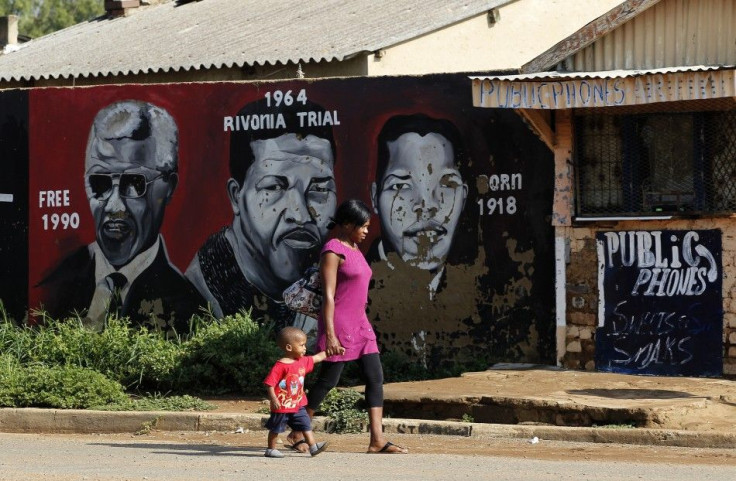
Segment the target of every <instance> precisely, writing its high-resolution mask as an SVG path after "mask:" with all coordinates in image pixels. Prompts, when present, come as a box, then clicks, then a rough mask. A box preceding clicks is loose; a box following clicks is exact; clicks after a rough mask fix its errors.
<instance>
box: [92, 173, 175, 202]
mask: <svg viewBox="0 0 736 481" xmlns="http://www.w3.org/2000/svg"><path fill="white" fill-rule="evenodd" d="M163 176H164V174H163V173H161V174H159V175H157V176H156V177H154V178H153V179H151V180H148V178H146V176H145V175H143V174H89V175H88V176H87V187H88V188H89V191H90V192H91V193H92V196H93V197H94V198H95V199H99V200H107V199H108V198H110V196H111V195H112V191H113V189H114V188H115V187H116V186H117V188H118V194H119V195H120V197H123V198H126V199H138V198H140V197H143V196H144V195H146V191H147V190H148V185H149V184H152V183H153V182H155V181H156V180H158V179H160V178H161V177H163Z"/></svg>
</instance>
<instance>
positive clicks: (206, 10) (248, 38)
mask: <svg viewBox="0 0 736 481" xmlns="http://www.w3.org/2000/svg"><path fill="white" fill-rule="evenodd" d="M510 1H511V0H422V1H421V2H418V1H417V0H279V1H274V0H203V1H199V2H193V3H186V4H183V5H178V4H176V3H175V2H169V3H164V4H161V5H157V6H151V7H145V8H141V10H140V11H137V12H136V13H134V14H133V15H130V16H127V17H118V18H106V17H103V18H100V19H97V20H93V21H90V22H85V23H82V24H79V25H75V26H73V27H69V28H67V29H64V30H61V31H58V32H55V33H52V34H50V35H46V36H44V37H41V38H38V39H35V40H32V41H30V42H28V43H25V44H22V45H21V46H20V48H18V49H17V50H15V51H12V52H10V53H6V54H4V55H0V81H19V80H35V79H49V78H60V77H62V78H69V77H89V76H98V75H118V74H123V75H125V74H138V73H145V72H159V71H164V72H166V71H170V70H174V71H177V70H191V69H200V68H223V67H234V66H243V65H258V64H259V65H265V64H284V63H287V62H309V61H320V60H326V61H330V60H338V61H341V60H344V59H348V58H350V57H352V56H355V55H357V54H360V53H363V52H373V51H376V50H380V49H383V48H387V47H390V46H392V45H396V44H398V43H401V42H404V41H407V40H410V39H412V38H416V37H418V36H421V35H424V34H427V33H430V32H433V31H435V30H438V29H441V28H443V27H446V26H448V25H452V24H454V23H457V22H459V21H462V20H465V19H468V18H471V17H473V16H476V15H479V14H482V13H483V12H485V11H488V10H490V9H492V8H495V7H498V6H501V5H504V4H506V3H509V2H510Z"/></svg>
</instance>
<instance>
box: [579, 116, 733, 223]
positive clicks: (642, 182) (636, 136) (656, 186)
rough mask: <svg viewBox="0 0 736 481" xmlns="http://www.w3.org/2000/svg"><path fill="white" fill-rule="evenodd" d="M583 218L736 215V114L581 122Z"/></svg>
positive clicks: (586, 119)
mask: <svg viewBox="0 0 736 481" xmlns="http://www.w3.org/2000/svg"><path fill="white" fill-rule="evenodd" d="M575 127H576V128H575V135H576V142H577V144H576V152H577V154H576V168H575V172H576V183H577V190H576V192H577V196H576V199H577V215H578V216H583V217H584V216H606V215H608V216H639V215H643V216H646V215H662V214H670V215H676V214H687V215H691V214H712V213H728V212H733V211H736V111H734V110H729V111H714V112H694V113H656V114H637V115H611V114H610V113H606V114H602V113H594V114H590V115H581V116H579V117H577V118H576V125H575Z"/></svg>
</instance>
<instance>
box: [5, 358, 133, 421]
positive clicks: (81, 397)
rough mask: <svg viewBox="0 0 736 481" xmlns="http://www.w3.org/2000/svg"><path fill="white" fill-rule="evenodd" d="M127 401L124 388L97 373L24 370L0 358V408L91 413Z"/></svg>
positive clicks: (67, 369) (68, 369)
mask: <svg viewBox="0 0 736 481" xmlns="http://www.w3.org/2000/svg"><path fill="white" fill-rule="evenodd" d="M126 401H128V396H127V395H126V394H125V392H124V390H123V387H122V386H121V385H120V384H119V383H117V382H115V381H111V380H109V379H107V378H106V377H105V376H103V375H102V374H100V373H98V372H96V371H92V370H90V369H85V368H79V367H74V366H54V367H47V366H43V365H30V366H22V365H20V363H18V362H17V360H15V359H13V358H12V357H10V356H7V355H3V356H2V358H0V406H4V407H29V406H36V407H50V408H60V409H87V408H90V407H94V406H103V405H106V404H110V403H125V402H126ZM128 402H129V401H128Z"/></svg>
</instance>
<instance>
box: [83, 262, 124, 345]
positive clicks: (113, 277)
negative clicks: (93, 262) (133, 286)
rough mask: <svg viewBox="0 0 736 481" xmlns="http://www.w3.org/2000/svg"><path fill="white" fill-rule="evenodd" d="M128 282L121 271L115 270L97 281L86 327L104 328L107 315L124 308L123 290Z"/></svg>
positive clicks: (99, 329)
mask: <svg viewBox="0 0 736 481" xmlns="http://www.w3.org/2000/svg"><path fill="white" fill-rule="evenodd" d="M127 282H128V279H127V278H126V277H125V276H124V275H123V274H121V273H119V272H113V273H112V274H109V275H107V276H105V277H104V278H102V279H100V281H99V282H97V285H96V287H95V293H94V296H93V297H92V303H91V304H90V306H89V311H88V312H87V317H85V319H84V325H85V326H86V327H88V328H90V329H92V330H95V331H101V330H102V328H103V327H104V326H105V317H106V316H107V315H108V314H109V313H110V314H111V313H113V312H118V311H119V309H120V308H122V305H123V300H122V291H123V288H124V287H125V284H127Z"/></svg>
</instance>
